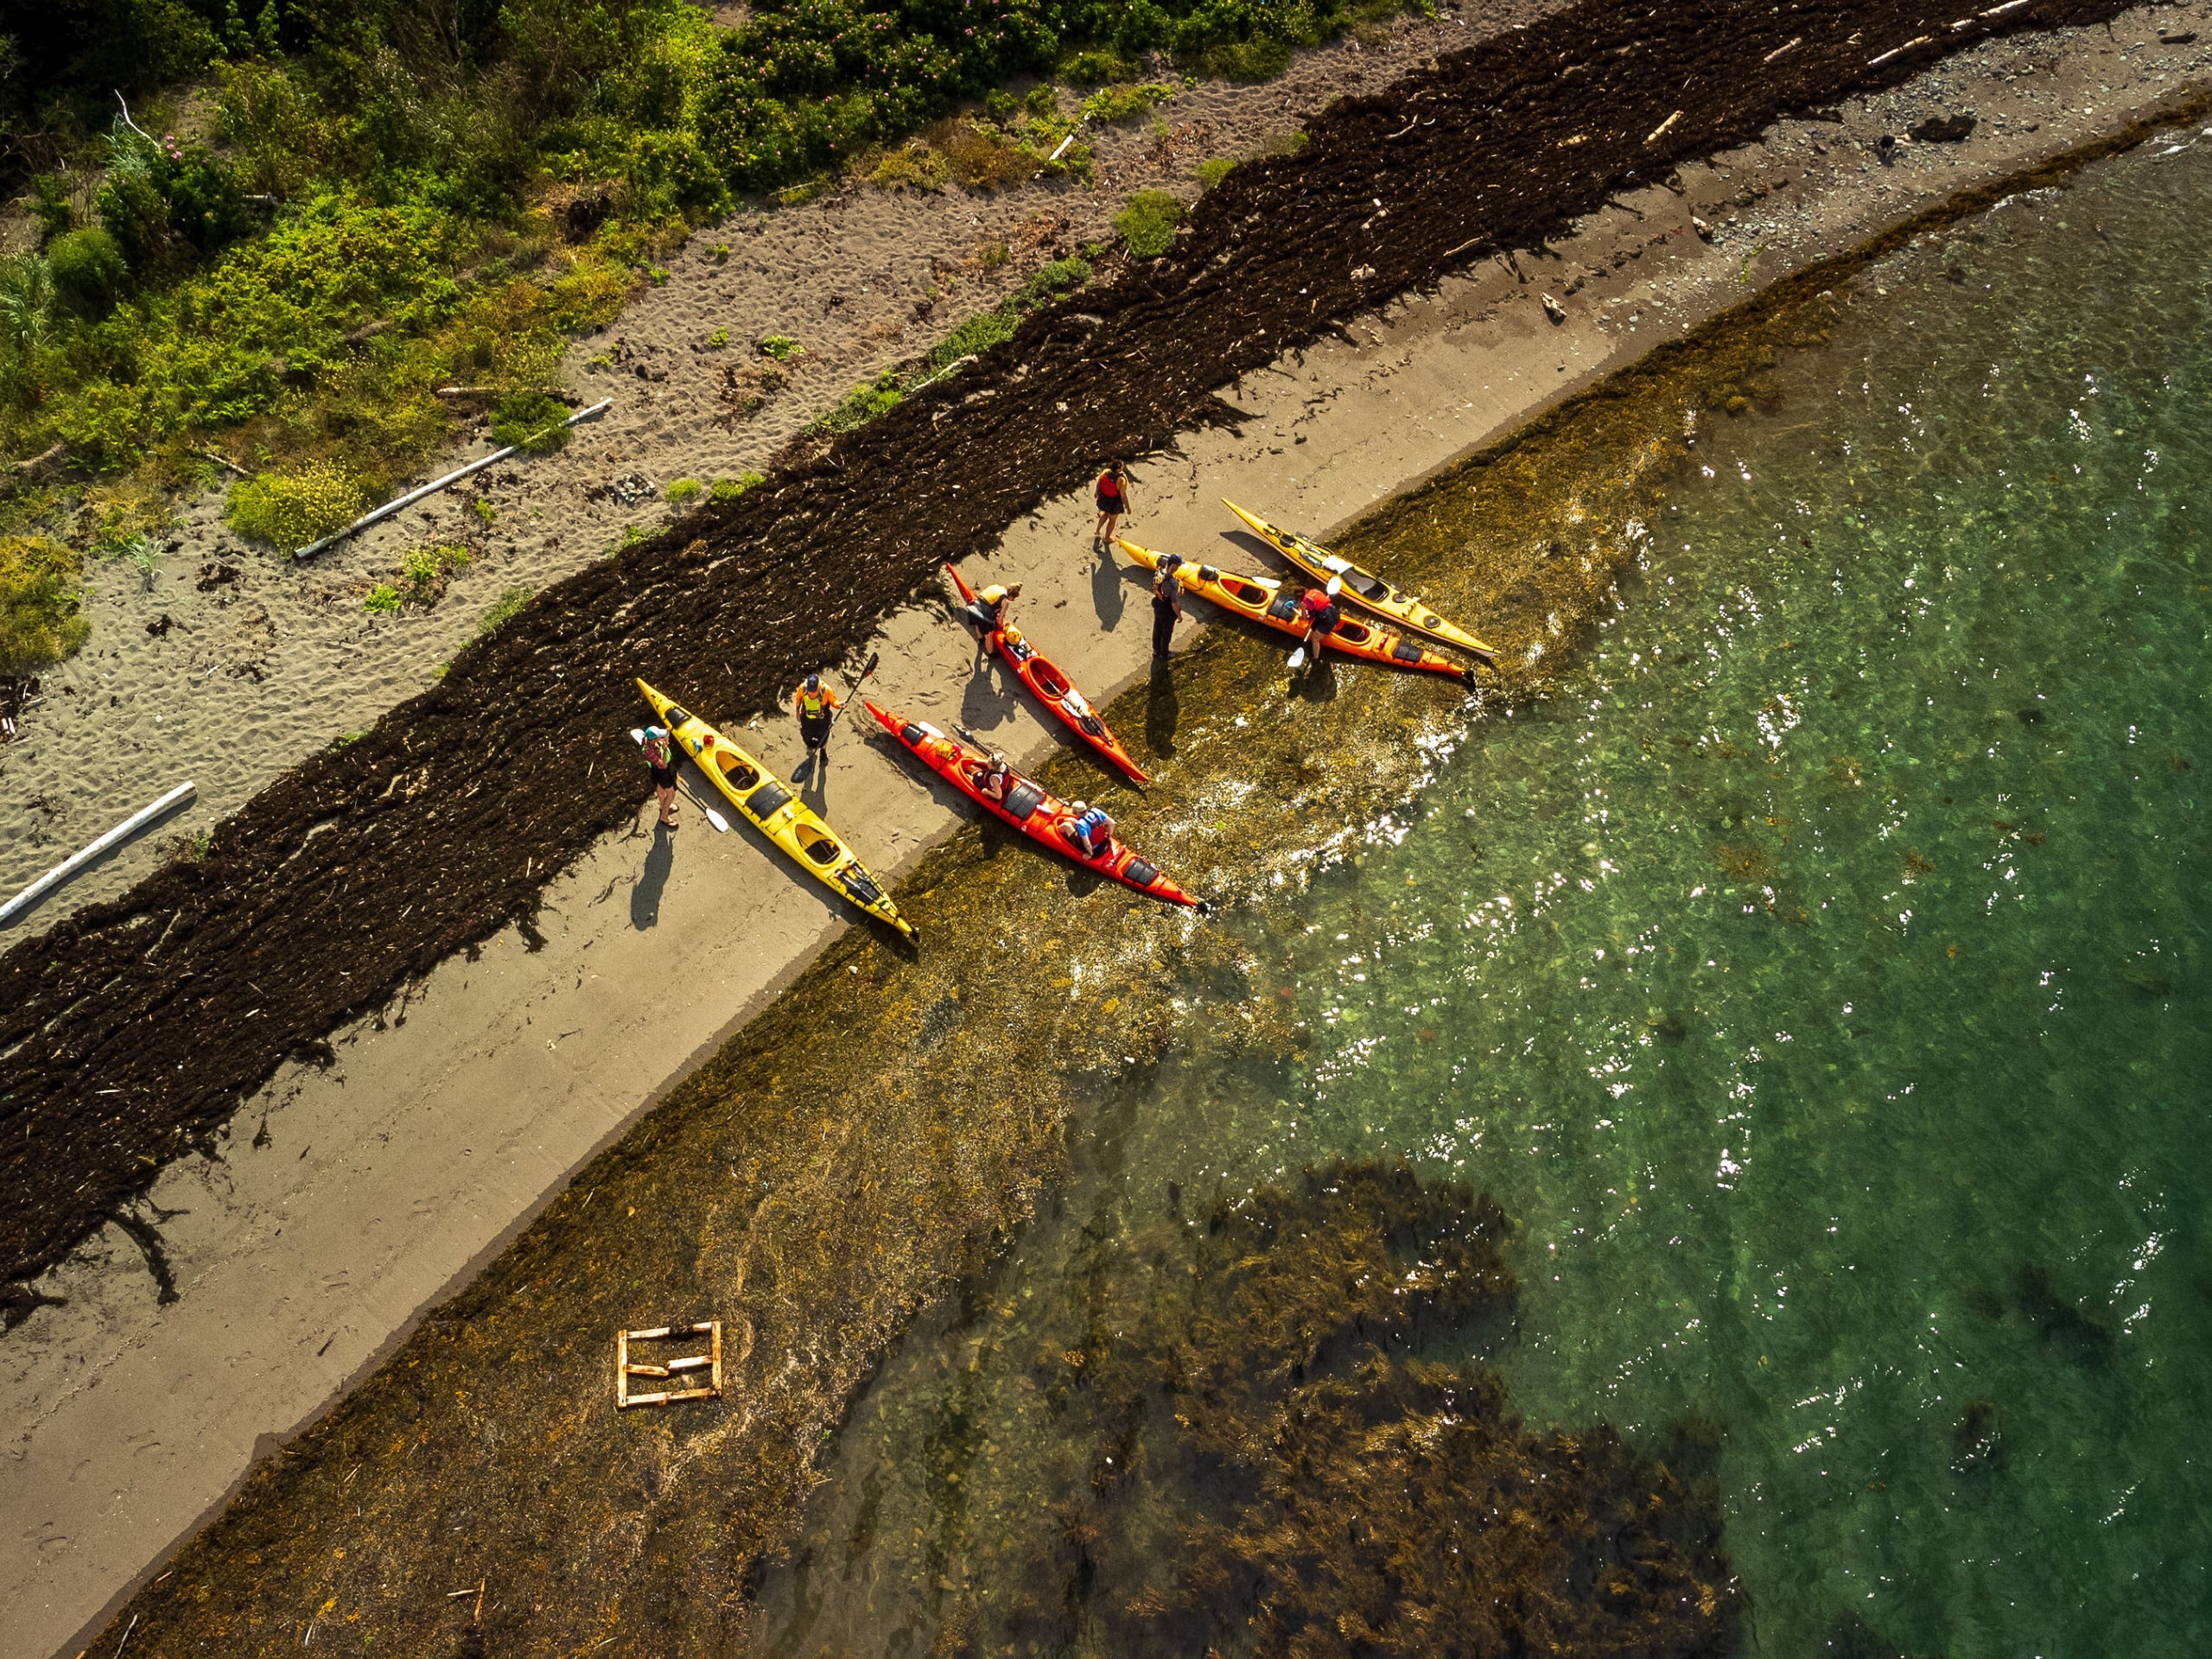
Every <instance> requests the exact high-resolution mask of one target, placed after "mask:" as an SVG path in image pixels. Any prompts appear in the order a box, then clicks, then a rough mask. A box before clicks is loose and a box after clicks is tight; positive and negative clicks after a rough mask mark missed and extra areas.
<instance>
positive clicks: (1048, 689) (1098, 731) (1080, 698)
mask: <svg viewBox="0 0 2212 1659" xmlns="http://www.w3.org/2000/svg"><path fill="white" fill-rule="evenodd" d="M944 573H945V575H949V576H950V577H951V578H952V585H953V586H954V587H956V588H959V589H960V597H961V598H962V599H963V600H964V601H967V604H968V608H969V615H968V625H969V626H970V627H971V628H974V629H976V631H977V632H979V633H982V626H983V625H982V620H981V617H980V614H979V613H980V611H981V608H982V607H981V605H980V602H979V601H977V600H976V590H975V589H974V588H970V587H969V585H968V582H967V580H966V578H964V577H963V576H962V575H961V574H960V572H959V571H957V570H956V569H953V568H952V567H951V566H950V565H949V564H948V565H946V566H945V567H944ZM982 641H983V649H984V650H985V651H995V652H997V653H998V654H999V655H1000V656H1001V658H1005V660H1006V661H1007V662H1008V663H1011V664H1013V665H1014V672H1015V673H1017V674H1019V675H1020V676H1021V683H1023V684H1024V685H1026V686H1027V687H1028V688H1029V689H1030V690H1032V691H1033V692H1034V693H1035V694H1036V696H1037V700H1038V702H1041V703H1043V704H1044V705H1045V706H1046V708H1047V709H1051V710H1052V712H1053V713H1054V714H1056V715H1058V716H1059V717H1060V718H1061V719H1062V720H1064V721H1066V722H1067V723H1068V729H1069V730H1070V731H1072V732H1073V733H1074V734H1076V735H1077V737H1079V738H1081V739H1082V740H1083V741H1084V742H1086V743H1088V744H1090V747H1092V748H1094V749H1096V750H1097V751H1098V753H1101V754H1103V755H1104V756H1105V757H1106V758H1107V759H1108V760H1111V761H1112V762H1113V763H1114V764H1115V765H1116V766H1119V767H1120V768H1121V769H1122V771H1123V772H1127V773H1128V775H1129V778H1130V779H1131V781H1133V782H1135V783H1140V784H1148V783H1150V782H1151V781H1152V779H1149V778H1147V777H1146V776H1145V775H1144V771H1143V768H1141V766H1138V765H1137V763H1136V762H1135V761H1134V760H1130V759H1129V752H1128V750H1127V749H1125V748H1123V747H1122V742H1121V740H1120V739H1119V738H1117V737H1116V736H1115V735H1114V734H1113V733H1111V732H1109V731H1108V730H1107V729H1106V722H1105V721H1103V720H1101V719H1099V718H1098V715H1097V714H1096V711H1095V710H1093V709H1092V708H1091V706H1090V703H1089V702H1086V701H1085V700H1084V695H1083V693H1082V692H1080V691H1078V690H1076V689H1075V684H1074V682H1072V681H1071V680H1070V679H1069V678H1068V677H1067V676H1066V675H1065V674H1063V673H1061V672H1060V671H1059V670H1058V668H1057V667H1055V666H1054V665H1053V664H1052V662H1051V661H1050V659H1048V658H1046V657H1045V656H1043V655H1042V654H1041V653H1039V651H1038V650H1037V648H1036V647H1035V646H1034V645H1031V644H1030V643H1029V642H1028V641H1027V640H1026V639H1023V638H1022V637H1021V635H1020V632H1018V631H1017V632H1014V633H1013V634H1011V635H1008V634H1007V633H1005V632H1001V631H1000V630H998V629H996V628H994V629H992V630H991V631H990V632H988V633H982Z"/></svg>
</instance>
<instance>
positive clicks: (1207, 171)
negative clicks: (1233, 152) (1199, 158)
mask: <svg viewBox="0 0 2212 1659" xmlns="http://www.w3.org/2000/svg"><path fill="white" fill-rule="evenodd" d="M1234 171H1236V158H1235V157H1233V156H1214V157H1212V158H1211V160H1209V161H1203V162H1199V163H1198V165H1197V166H1196V167H1194V168H1192V169H1191V172H1192V175H1193V176H1195V177H1196V178H1197V180H1198V187H1199V188H1201V189H1204V190H1211V189H1212V188H1214V187H1215V186H1216V185H1217V184H1219V183H1220V182H1221V181H1223V180H1224V179H1225V178H1227V177H1228V176H1229V175H1230V174H1231V173H1233V172H1234Z"/></svg>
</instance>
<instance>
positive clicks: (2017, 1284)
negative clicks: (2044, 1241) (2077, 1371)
mask: <svg viewBox="0 0 2212 1659" xmlns="http://www.w3.org/2000/svg"><path fill="white" fill-rule="evenodd" d="M2012 1292H2013V1300H2015V1301H2016V1302H2017V1303H2018V1306H2019V1309H2020V1312H2021V1313H2024V1314H2025V1315H2026V1316H2027V1318H2028V1320H2029V1322H2030V1323H2031V1324H2032V1325H2035V1327H2036V1328H2037V1330H2038V1331H2040V1332H2042V1333H2043V1339H2044V1341H2045V1342H2046V1343H2048V1344H2050V1346H2052V1347H2054V1348H2057V1349H2060V1350H2062V1351H2064V1352H2065V1353H2066V1355H2067V1356H2068V1357H2069V1358H2071V1359H2072V1360H2074V1361H2075V1363H2077V1364H2085V1363H2088V1362H2089V1361H2091V1360H2095V1359H2101V1358H2103V1357H2104V1356H2105V1353H2106V1351H2107V1350H2108V1349H2109V1348H2110V1347H2111V1346H2112V1337H2113V1332H2112V1325H2111V1324H2110V1322H2109V1321H2107V1320H2106V1319H2101V1318H2100V1317H2099V1316H2098V1315H2096V1314H2094V1313H2083V1312H2082V1309H2081V1307H2080V1306H2079V1305H2078V1304H2076V1303H2075V1302H2074V1301H2072V1300H2069V1299H2068V1298H2067V1297H2065V1296H2063V1295H2061V1294H2059V1292H2058V1289H2057V1287H2056V1286H2054V1285H2053V1284H2052V1283H2051V1281H2050V1274H2048V1273H2046V1272H2045V1271H2044V1269H2043V1268H2038V1267H2033V1266H2030V1267H2024V1268H2021V1269H2020V1272H2019V1275H2018V1278H2017V1279H2015V1280H2014V1281H2013V1285H2012Z"/></svg>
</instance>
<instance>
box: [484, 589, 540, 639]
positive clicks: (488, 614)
mask: <svg viewBox="0 0 2212 1659" xmlns="http://www.w3.org/2000/svg"><path fill="white" fill-rule="evenodd" d="M536 593H537V589H536V588H508V589H507V591H506V592H505V593H504V594H500V595H499V598H497V599H496V600H494V601H492V604H491V606H490V607H489V608H488V609H486V611H485V613H484V617H483V620H481V621H480V622H479V623H478V624H477V625H476V632H479V633H490V632H493V630H494V629H495V628H499V627H500V626H504V625H505V624H506V623H508V622H510V621H512V620H513V619H514V617H515V616H516V614H517V613H518V612H520V611H521V609H522V607H524V606H525V605H527V604H529V603H530V601H531V599H532V597H534V596H535V594H536Z"/></svg>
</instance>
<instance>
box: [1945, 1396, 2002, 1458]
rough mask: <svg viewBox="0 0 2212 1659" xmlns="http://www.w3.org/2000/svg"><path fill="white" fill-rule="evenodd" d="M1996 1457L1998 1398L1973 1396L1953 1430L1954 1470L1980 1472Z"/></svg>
mask: <svg viewBox="0 0 2212 1659" xmlns="http://www.w3.org/2000/svg"><path fill="white" fill-rule="evenodd" d="M1996 1461H1997V1402H1995V1401H1993V1400H1970V1401H1968V1402H1967V1409H1966V1415H1964V1416H1963V1417H1961V1418H1960V1419H1959V1421H1958V1424H1957V1426H1956V1427H1954V1428H1953V1429H1952V1430H1951V1472H1952V1473H1953V1474H1955V1475H1980V1474H1986V1473H1987V1472H1988V1471H1989V1469H1990V1467H1991V1465H1993V1464H1994V1463H1995V1462H1996Z"/></svg>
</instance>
